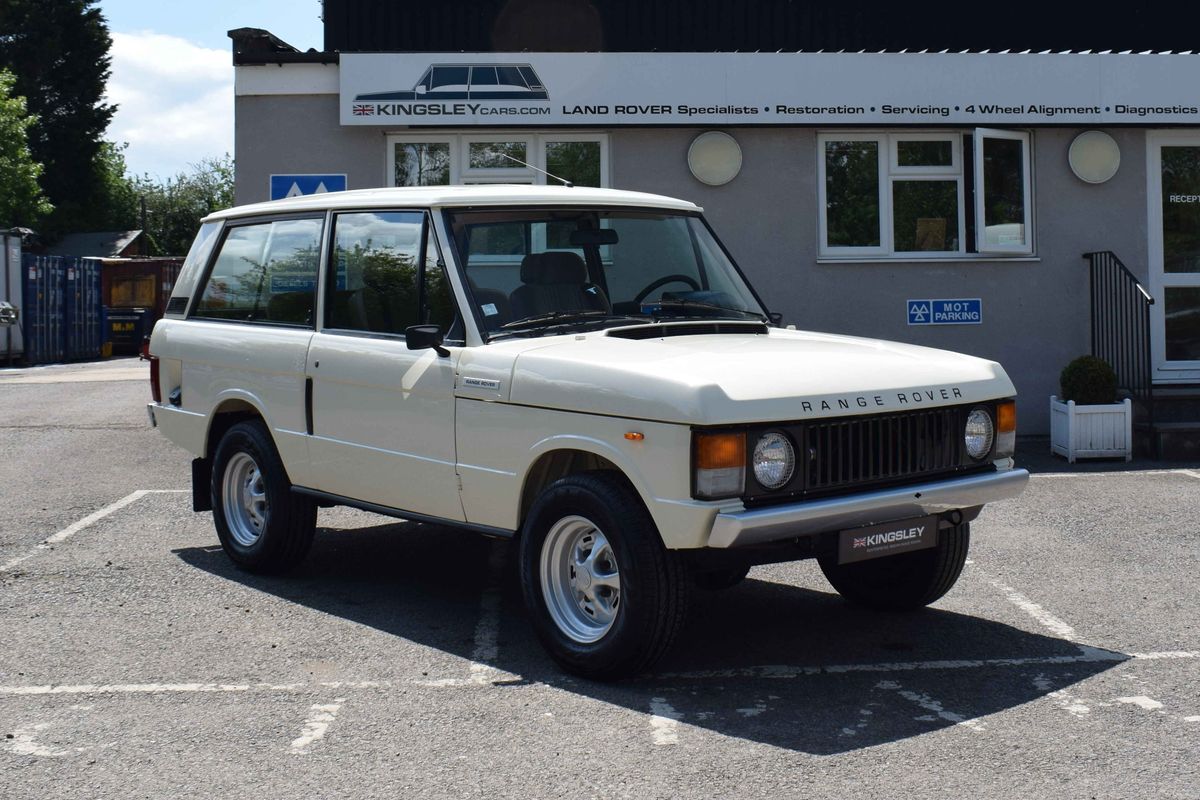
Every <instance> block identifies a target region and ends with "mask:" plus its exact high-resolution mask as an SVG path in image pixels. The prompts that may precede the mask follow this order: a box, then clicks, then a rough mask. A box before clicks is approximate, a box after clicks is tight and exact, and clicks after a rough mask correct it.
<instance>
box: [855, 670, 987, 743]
mask: <svg viewBox="0 0 1200 800" xmlns="http://www.w3.org/2000/svg"><path fill="white" fill-rule="evenodd" d="M875 688H876V689H884V690H886V691H893V692H895V693H896V694H898V695H899V696H900V697H903V698H904V699H905V700H907V701H909V702H910V703H912V704H913V705H915V706H917V707H918V708H922V709H924V710H926V711H929V712H931V714H922V715H921V716H919V717H914V719H918V720H920V721H922V722H934V721H935V720H937V719H943V720H945V721H946V722H952V723H954V724H955V725H961V726H962V727H964V728H970V729H971V730H973V731H975V732H977V733H981V732H983V730H984V725H983V723H982V722H978V721H976V720H973V719H968V718H967V717H964V716H963V715H962V714H956V713H955V712H953V711H947V710H946V709H945V708H943V707H942V704H941V703H940V702H938V701H937V700H935V699H933V698H932V697H930V696H929V695H928V694H924V693H921V692H914V691H910V690H908V689H905V688H904V687H902V686H901V685H900V684H898V683H896V682H895V681H880V682H879V683H877V684H875Z"/></svg>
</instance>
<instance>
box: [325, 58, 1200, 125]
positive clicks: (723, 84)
mask: <svg viewBox="0 0 1200 800" xmlns="http://www.w3.org/2000/svg"><path fill="white" fill-rule="evenodd" d="M339 72H340V83H341V92H340V102H341V112H340V113H341V122H342V124H343V125H390V126H398V125H434V124H436V125H492V126H498V125H814V124H820V125H839V124H845V125H861V124H870V125H893V124H904V125H913V124H919V125H928V124H954V125H982V124H987V125H998V124H1012V125H1045V124H1064V123H1067V124H1088V125H1101V124H1141V125H1150V124H1154V125H1158V124H1166V123H1184V124H1186V123H1192V124H1200V55H1134V54H1078V53H1076V54H1029V53H1019V54H1018V53H1012V54H1008V53H343V54H342V56H341V66H340V70H339Z"/></svg>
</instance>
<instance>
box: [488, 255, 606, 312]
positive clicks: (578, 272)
mask: <svg viewBox="0 0 1200 800" xmlns="http://www.w3.org/2000/svg"><path fill="white" fill-rule="evenodd" d="M509 304H510V306H511V308H512V316H513V319H514V320H519V319H525V318H526V317H536V316H541V315H542V314H548V313H550V312H552V311H609V310H610V308H609V304H608V298H607V297H605V295H604V292H603V290H601V289H600V287H599V286H595V285H593V284H591V283H588V274H587V265H586V264H584V263H583V259H582V258H580V257H579V255H578V254H576V253H572V252H570V251H569V250H550V251H548V252H545V253H530V254H529V255H527V256H525V258H524V259H523V260H522V261H521V285H520V286H518V287H517V288H516V289H514V290H513V291H512V294H510V295H509Z"/></svg>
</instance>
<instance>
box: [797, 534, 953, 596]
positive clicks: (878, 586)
mask: <svg viewBox="0 0 1200 800" xmlns="http://www.w3.org/2000/svg"><path fill="white" fill-rule="evenodd" d="M970 544H971V525H970V523H966V522H964V523H963V524H961V525H958V526H956V527H953V528H942V529H940V530H939V531H938V543H937V546H936V547H933V548H930V549H928V550H917V551H915V552H912V553H903V554H901V555H897V556H886V557H884V558H876V559H872V560H870V561H860V562H858V563H854V564H838V563H837V556H836V555H831V556H825V557H822V558H821V559H819V561H818V563H820V565H821V571H822V572H824V573H825V577H826V578H828V579H829V582H830V583H831V584H833V588H834V589H837V591H838V594H840V595H841V596H842V597H844V598H846V599H847V600H849V601H850V602H851V603H854V604H855V605H861V606H866V607H868V608H874V609H878V610H881V611H908V610H912V609H915V608H921V607H922V606H927V605H929V604H930V603H932V602H934V601H935V600H937V599H938V598H940V597H941V596H942V595H944V594H946V592H948V591H950V588H951V587H952V586H954V583H955V581H957V580H958V576H959V575H960V574H962V568H963V564H964V563H965V562H966V560H967V549H968V548H969V547H970Z"/></svg>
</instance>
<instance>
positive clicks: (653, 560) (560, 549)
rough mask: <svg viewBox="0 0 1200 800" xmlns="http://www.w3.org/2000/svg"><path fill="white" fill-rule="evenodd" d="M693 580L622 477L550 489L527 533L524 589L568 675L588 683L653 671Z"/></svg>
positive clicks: (599, 476)
mask: <svg viewBox="0 0 1200 800" xmlns="http://www.w3.org/2000/svg"><path fill="white" fill-rule="evenodd" d="M687 577H688V576H687V573H686V571H685V569H684V567H683V565H682V564H680V562H679V559H678V556H676V554H674V553H672V552H671V551H669V550H667V549H666V548H664V547H663V544H662V540H661V539H660V538H659V535H658V530H657V528H656V527H655V525H654V521H653V520H652V519H651V517H650V514H649V512H647V510H646V507H645V506H644V505H643V504H642V501H641V498H639V497H638V496H637V494H636V493H635V492H634V491H633V489H632V488H631V487H630V486H629V484H628V483H627V482H626V481H625V480H624V479H623V478H622V477H621V476H620V475H617V474H616V473H612V472H587V473H581V474H578V475H571V476H568V477H566V478H562V479H560V480H558V481H556V482H555V483H553V484H551V485H550V487H549V488H547V489H546V490H545V491H544V492H543V493H542V495H541V496H540V497H539V498H538V499H537V501H536V502H535V503H534V506H533V508H532V509H531V510H530V512H529V516H528V518H527V520H526V523H525V526H524V528H523V529H522V532H521V586H522V591H523V593H524V596H525V605H526V607H527V609H528V610H529V614H530V617H531V620H532V622H533V626H534V629H535V631H536V632H537V635H538V638H539V639H540V640H541V642H542V644H543V645H544V646H545V647H546V649H547V650H548V651H549V652H550V654H551V656H553V657H554V659H555V660H556V661H557V662H558V663H559V664H561V665H562V667H563V668H564V669H566V670H567V671H569V672H572V673H575V674H576V675H581V676H583V677H587V678H594V679H597V680H615V679H617V678H623V677H628V676H631V675H636V674H638V673H640V672H643V671H645V670H646V669H649V668H650V666H651V665H653V664H654V662H655V661H657V660H658V659H659V658H660V657H661V656H662V654H663V653H664V652H666V650H667V648H668V647H669V646H670V644H671V642H672V641H673V639H674V638H675V634H676V632H677V631H678V630H679V628H680V626H681V625H682V623H683V619H684V616H685V613H686V609H687V594H688V588H689V586H688V580H687Z"/></svg>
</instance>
